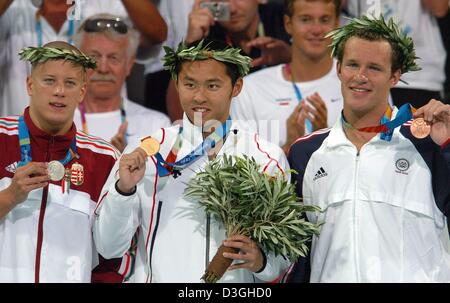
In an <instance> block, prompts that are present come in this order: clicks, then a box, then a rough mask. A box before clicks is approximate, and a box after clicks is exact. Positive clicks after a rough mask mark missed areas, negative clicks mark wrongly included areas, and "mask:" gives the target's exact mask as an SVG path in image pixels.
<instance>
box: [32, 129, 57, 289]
mask: <svg viewBox="0 0 450 303" xmlns="http://www.w3.org/2000/svg"><path fill="white" fill-rule="evenodd" d="M54 142H55V141H54V138H53V137H51V139H50V144H49V145H48V150H47V155H46V156H45V161H47V162H48V161H50V155H51V153H50V150H51V147H53V144H54ZM47 198H48V185H47V186H46V187H44V189H43V191H42V199H41V209H40V212H39V221H38V234H37V243H36V263H35V270H34V282H35V283H39V281H40V280H39V278H40V271H41V252H42V242H43V239H44V217H45V210H46V208H47Z"/></svg>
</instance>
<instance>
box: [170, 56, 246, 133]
mask: <svg viewBox="0 0 450 303" xmlns="http://www.w3.org/2000/svg"><path fill="white" fill-rule="evenodd" d="M242 83H243V81H242V78H239V79H238V80H237V81H236V84H235V85H234V86H233V85H232V82H231V78H230V76H229V75H228V73H227V68H226V66H225V64H223V63H221V62H218V61H216V60H213V59H208V60H201V61H193V62H189V61H188V62H183V64H182V65H181V70H180V72H179V74H178V81H177V89H178V93H179V96H180V103H181V106H182V108H183V110H184V112H185V113H186V115H187V117H188V118H189V120H190V121H191V122H192V123H194V124H195V125H197V126H203V125H204V124H205V123H206V122H208V121H213V120H215V121H219V122H221V123H223V122H225V121H226V120H227V118H228V116H229V115H230V105H231V99H232V98H233V97H235V96H237V95H238V94H239V92H240V91H241V88H242Z"/></svg>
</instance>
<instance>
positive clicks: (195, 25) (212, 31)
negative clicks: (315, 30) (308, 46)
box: [167, 0, 291, 120]
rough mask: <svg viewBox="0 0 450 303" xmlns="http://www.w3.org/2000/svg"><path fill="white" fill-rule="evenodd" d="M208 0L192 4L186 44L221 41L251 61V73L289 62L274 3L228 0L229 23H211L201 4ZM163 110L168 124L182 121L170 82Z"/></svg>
mask: <svg viewBox="0 0 450 303" xmlns="http://www.w3.org/2000/svg"><path fill="white" fill-rule="evenodd" d="M204 2H211V1H209V0H195V2H194V6H193V8H192V11H191V13H190V14H189V25H188V31H187V35H186V42H188V43H191V42H194V41H197V40H200V39H202V38H205V37H207V38H209V39H214V40H220V41H225V42H226V43H227V44H229V45H232V46H234V47H239V48H241V49H242V51H243V53H244V54H246V55H248V56H250V57H251V58H253V62H252V66H253V69H252V71H255V70H257V69H260V68H261V67H263V66H270V65H275V64H279V63H286V62H289V61H290V59H291V48H290V45H289V44H288V41H289V36H288V35H287V33H286V31H285V30H284V25H283V6H282V5H280V4H278V3H268V4H259V0H230V1H224V2H226V3H228V4H229V9H230V19H229V21H215V20H214V16H213V14H212V13H211V11H210V10H209V9H208V8H205V7H204V8H202V7H201V4H202V3H204ZM167 109H168V112H169V116H170V117H171V119H172V120H178V119H180V118H181V117H182V109H181V106H180V102H179V98H178V95H177V92H176V90H175V85H174V82H173V81H171V83H170V84H169V90H168V93H167Z"/></svg>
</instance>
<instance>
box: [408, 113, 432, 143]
mask: <svg viewBox="0 0 450 303" xmlns="http://www.w3.org/2000/svg"><path fill="white" fill-rule="evenodd" d="M430 130H431V127H430V124H428V122H426V121H425V120H424V119H423V118H417V119H414V120H413V121H412V124H411V134H412V135H413V136H414V137H416V138H417V139H423V138H425V137H426V136H428V135H429V134H430Z"/></svg>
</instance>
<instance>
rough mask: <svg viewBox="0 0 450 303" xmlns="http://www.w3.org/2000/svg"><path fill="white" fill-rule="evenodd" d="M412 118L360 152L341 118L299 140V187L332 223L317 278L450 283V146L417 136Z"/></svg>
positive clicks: (316, 251)
mask: <svg viewBox="0 0 450 303" xmlns="http://www.w3.org/2000/svg"><path fill="white" fill-rule="evenodd" d="M396 112H397V110H396V109H395V111H394V115H395V114H396ZM410 125H411V123H410V122H408V123H405V124H404V125H403V126H401V127H399V128H396V129H395V131H394V134H393V137H392V140H391V141H389V142H387V141H384V140H381V139H380V136H379V135H377V136H375V137H374V138H373V139H372V140H370V141H369V142H368V143H367V144H365V145H364V146H363V147H362V148H361V150H360V152H359V153H358V152H357V149H356V147H355V146H354V145H353V144H352V143H351V142H350V141H349V140H348V139H347V138H346V136H345V133H344V131H343V129H342V123H341V121H340V120H339V121H338V122H337V123H336V124H335V126H334V127H333V128H332V129H331V130H329V129H328V130H322V131H318V132H316V133H313V134H311V135H309V136H306V137H304V138H301V139H299V140H298V141H297V142H296V143H295V144H294V145H293V146H292V148H291V152H290V155H289V161H290V162H289V163H290V164H291V167H292V169H295V170H297V171H298V172H299V175H297V176H295V178H296V179H297V181H298V182H299V183H298V184H302V185H299V186H297V193H298V194H299V195H300V196H302V197H303V199H304V202H305V203H306V204H314V205H318V206H320V207H321V208H322V209H323V210H324V212H323V213H320V214H319V215H312V214H309V215H308V218H309V220H310V221H312V222H324V225H323V226H322V227H321V233H320V236H318V237H314V239H313V244H312V251H311V277H310V280H311V282H450V249H449V244H450V241H449V231H448V229H447V223H446V217H445V215H444V214H446V215H448V213H449V210H450V190H449V188H450V177H449V171H450V168H449V158H447V159H445V154H444V153H445V152H447V156H449V154H448V152H450V148H448V147H447V148H446V149H445V150H443V149H441V148H440V147H439V146H437V145H436V144H434V143H433V141H432V140H431V138H430V137H427V138H425V139H421V140H420V139H416V138H414V137H413V136H412V135H411V132H410ZM299 270H300V271H301V268H300V269H299Z"/></svg>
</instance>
